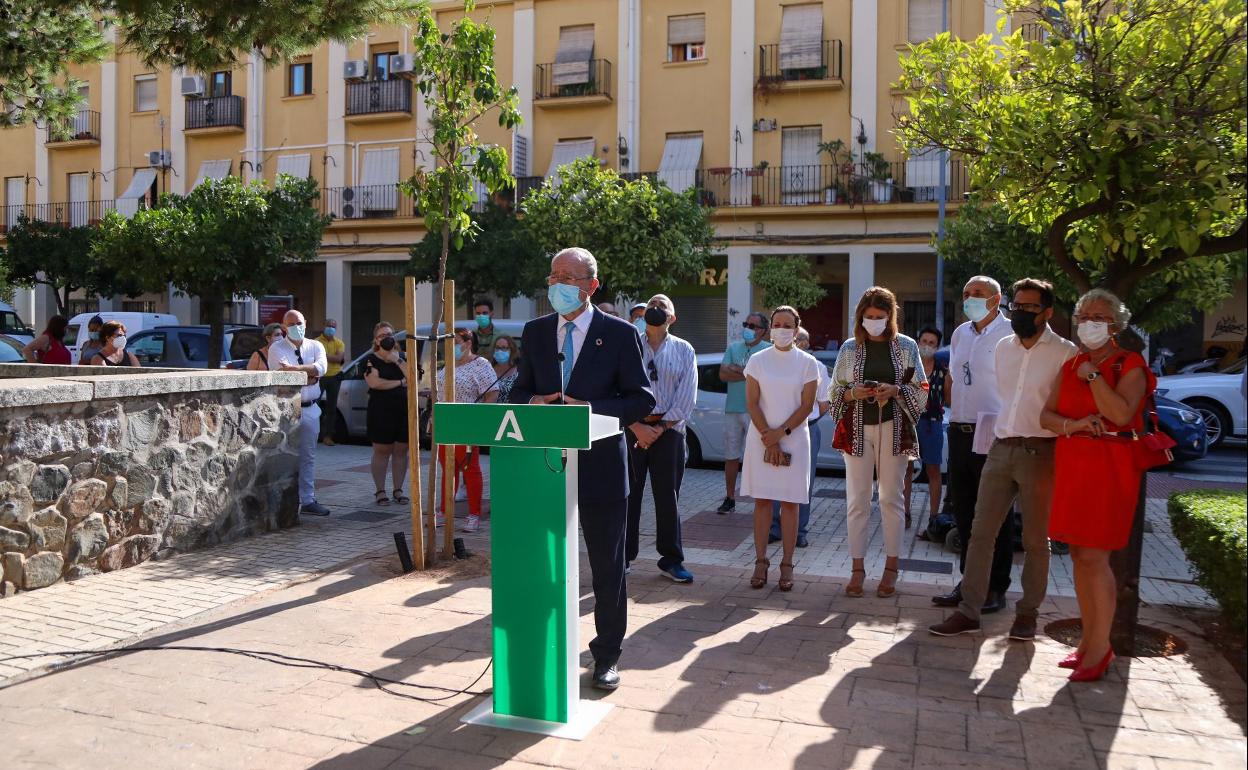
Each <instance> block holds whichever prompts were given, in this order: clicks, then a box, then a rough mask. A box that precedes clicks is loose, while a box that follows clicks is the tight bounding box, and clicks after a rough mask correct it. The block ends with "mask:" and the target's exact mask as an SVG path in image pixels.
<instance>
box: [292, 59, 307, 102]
mask: <svg viewBox="0 0 1248 770" xmlns="http://www.w3.org/2000/svg"><path fill="white" fill-rule="evenodd" d="M310 93H312V62H310V61H304V62H296V63H294V64H292V65H290V68H289V72H288V74H287V77H286V95H287V96H307V95H308V94H310Z"/></svg>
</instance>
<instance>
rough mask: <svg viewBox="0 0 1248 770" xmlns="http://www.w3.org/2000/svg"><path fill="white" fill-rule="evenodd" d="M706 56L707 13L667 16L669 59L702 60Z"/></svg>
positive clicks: (670, 60)
mask: <svg viewBox="0 0 1248 770" xmlns="http://www.w3.org/2000/svg"><path fill="white" fill-rule="evenodd" d="M705 58H706V14H704V13H696V14H691V15H688V16H668V17H667V60H668V61H669V62H680V61H701V60H702V59H705Z"/></svg>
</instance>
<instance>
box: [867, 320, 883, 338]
mask: <svg viewBox="0 0 1248 770" xmlns="http://www.w3.org/2000/svg"><path fill="white" fill-rule="evenodd" d="M862 328H864V329H866V330H867V334H869V335H871V336H872V337H878V336H880V335H881V334H883V333H884V330H885V329H887V328H888V319H887V318H864V319H862Z"/></svg>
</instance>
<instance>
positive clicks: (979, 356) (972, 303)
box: [932, 275, 1014, 612]
mask: <svg viewBox="0 0 1248 770" xmlns="http://www.w3.org/2000/svg"><path fill="white" fill-rule="evenodd" d="M962 311H963V312H964V313H965V314H966V317H967V318H969V319H970V320H969V321H967V322H966V323H964V324H962V325H961V326H959V327H958V328H957V329H955V330H954V332H953V335H952V336H951V337H950V338H949V383H950V407H949V507H950V508H951V509H952V511H953V516H954V519H955V520H956V521H957V524H958V535H959V538H958V540H959V541H960V550H959V552H958V570H959V571H960V572H963V573H965V572H966V549H967V546H969V545H970V542H971V523H972V521H973V520H974V518H975V498H976V497H977V496H978V494H979V478H980V474H982V473H983V470H984V461H985V459H986V458H985V456H984V455H982V454H976V453H975V452H973V451H971V447H972V446H973V445H974V443H975V428H976V426H977V424H978V423H979V421H980V419H981V418H983V417H986V416H987V415H995V414H996V413H997V409H998V408H999V407H1000V403H1001V399H1000V398H999V397H998V396H997V374H996V366H995V363H994V359H993V351H994V350H995V349H996V347H997V343H998V342H1000V341H1001V340H1002V339H1003V338H1005V337H1008V336H1009V335H1010V334H1011V333H1012V332H1011V331H1010V322H1009V320H1008V319H1007V318H1006V317H1005V316H1004V315H1002V313H1001V284H1000V283H998V282H997V280H996V279H995V278H992V277H990V276H987V275H977V276H975V277H974V278H971V279H970V280H969V281H967V282H966V286H964V287H963V289H962ZM1013 563H1014V521H1013V517H1012V516H1006V517H1005V521H1004V523H1002V525H1001V529H1000V531H998V533H997V540H996V546H995V548H994V550H993V556H992V573H991V578H990V579H989V581H988V599H987V601H985V603H984V606H983V607H982V608H981V611H982V612H996V611H998V610H1000V609H1001V608H1002V607H1004V606H1005V592H1006V590H1008V589H1009V587H1010V568H1011V567H1012V566H1013ZM961 602H962V584H961V583H959V584H958V585H957V586H955V587H954V589H953V590H952V591H950V592H949V593H946V594H939V595H937V596H933V597H932V604H935V605H936V606H938V607H957V606H958V605H959V604H961Z"/></svg>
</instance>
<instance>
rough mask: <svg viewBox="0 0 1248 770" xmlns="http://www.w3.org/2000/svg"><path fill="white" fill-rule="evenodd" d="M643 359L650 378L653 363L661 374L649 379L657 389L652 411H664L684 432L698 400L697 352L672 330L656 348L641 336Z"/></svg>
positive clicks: (664, 415)
mask: <svg viewBox="0 0 1248 770" xmlns="http://www.w3.org/2000/svg"><path fill="white" fill-rule="evenodd" d="M574 344H575V343H574ZM641 363H642V365H643V366H645V368H646V377H647V378H649V377H650V374H651V364H653V365H654V370H653V372H654V375H655V376H656V377H657V378H658V379H651V380H650V390H651V391H653V392H654V409H653V410H652V412H651V413H652V414H661V415H663V420H664V421H665V422H670V423H672V426H671V428H672V430H678V431H680V432H681V433H684V432H685V420H688V419H689V415H690V414H692V413H693V407H694V405H695V404H696V403H697V400H698V356H697V354H696V353H694V351H693V346H692V345H690V344H689V343H688V342H686V341H685V340H682V339H681V338H680V337H677V336H676V335H675V334H672V333H670V332H669V333H668V335H667V337H665V338H664V340H663V341H662V342H661V343H659V349H658V350H655V349H654V348H652V347H650V340H649V339H648V338H646V337H642V340H641Z"/></svg>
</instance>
